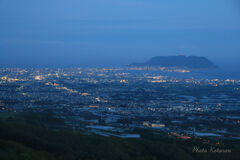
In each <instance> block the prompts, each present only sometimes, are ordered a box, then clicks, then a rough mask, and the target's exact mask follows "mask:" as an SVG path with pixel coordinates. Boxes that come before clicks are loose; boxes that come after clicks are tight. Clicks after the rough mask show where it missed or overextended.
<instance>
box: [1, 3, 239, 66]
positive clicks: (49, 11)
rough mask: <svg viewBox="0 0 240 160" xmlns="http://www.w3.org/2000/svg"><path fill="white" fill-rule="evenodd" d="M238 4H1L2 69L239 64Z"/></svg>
mask: <svg viewBox="0 0 240 160" xmlns="http://www.w3.org/2000/svg"><path fill="white" fill-rule="evenodd" d="M239 37H240V2H239V1H238V0H211V1H208V0H201V1H192V0H182V1H179V0H172V1H168V0H101V1H99V0H91V1H85V0H70V1H64V0H41V1H32V0H22V1H18V0H11V1H10V0H1V1H0V64H1V66H63V67H64V66H118V65H126V64H129V63H131V62H142V61H145V60H147V59H149V58H151V57H153V56H164V55H178V54H183V55H188V56H189V55H194V56H205V57H207V58H209V59H210V60H211V61H213V62H215V63H216V64H218V65H220V66H224V67H234V66H237V65H238V66H239V64H238V60H239V59H240V45H239Z"/></svg>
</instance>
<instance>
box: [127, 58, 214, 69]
mask: <svg viewBox="0 0 240 160" xmlns="http://www.w3.org/2000/svg"><path fill="white" fill-rule="evenodd" d="M130 66H136V67H143V66H149V67H177V68H189V69H214V68H218V66H217V65H215V64H214V63H212V62H211V61H210V60H208V59H207V58H205V57H198V56H188V57H187V56H157V57H153V58H151V59H150V60H148V61H146V62H145V63H132V64H130Z"/></svg>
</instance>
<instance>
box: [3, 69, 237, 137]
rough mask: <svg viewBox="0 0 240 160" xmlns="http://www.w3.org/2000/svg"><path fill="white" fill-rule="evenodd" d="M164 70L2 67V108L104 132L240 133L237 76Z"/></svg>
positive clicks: (98, 132) (190, 135)
mask: <svg viewBox="0 0 240 160" xmlns="http://www.w3.org/2000/svg"><path fill="white" fill-rule="evenodd" d="M166 71H167V69H165V68H164V72H163V71H162V70H154V71H153V72H152V71H149V70H144V69H143V70H140V69H136V70H134V69H133V68H68V69H50V68H42V69H41V68H40V69H39V68H38V69H12V68H11V69H8V68H4V69H0V111H1V112H10V111H11V112H51V113H53V115H54V116H56V117H58V118H61V119H64V121H65V125H66V126H68V127H71V128H74V129H80V130H86V131H88V132H94V133H96V134H100V135H105V136H111V135H116V136H119V137H125V136H126V137H139V135H138V134H137V133H135V131H134V130H135V129H137V128H142V129H149V130H152V131H156V132H164V133H166V134H170V135H171V136H176V137H179V138H182V139H190V138H191V137H193V136H199V137H204V136H207V137H218V138H219V137H221V138H234V139H239V137H240V80H231V79H220V78H219V79H218V78H214V79H212V78H192V77H191V78H189V77H187V78H186V77H176V76H169V75H166V74H164V73H165V72H166ZM176 72H180V71H179V70H178V71H176ZM189 72H190V71H181V72H180V74H189Z"/></svg>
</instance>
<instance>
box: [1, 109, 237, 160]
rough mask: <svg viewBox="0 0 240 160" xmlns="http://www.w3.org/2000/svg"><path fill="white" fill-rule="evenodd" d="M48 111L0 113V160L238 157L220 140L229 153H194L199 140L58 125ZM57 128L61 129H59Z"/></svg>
mask: <svg viewBox="0 0 240 160" xmlns="http://www.w3.org/2000/svg"><path fill="white" fill-rule="evenodd" d="M62 123H63V122H62V121H61V120H59V119H55V118H53V117H52V116H51V115H50V114H48V113H44V114H43V113H41V114H40V113H0V160H48V159H51V160H158V159H159V160H160V159H162V160H165V159H166V160H171V159H176V160H178V159H179V160H188V159H189V160H192V159H197V160H198V159H199V160H202V159H209V160H214V159H222V160H231V159H232V160H239V159H240V144H238V142H232V141H222V142H221V143H224V144H225V145H224V146H221V147H224V148H229V149H231V151H232V152H231V153H194V152H192V150H193V146H200V147H204V148H209V147H210V145H212V144H203V143H202V142H201V141H199V140H180V139H176V138H173V137H170V138H169V137H168V136H165V135H164V134H163V135H162V134H160V133H159V134H154V133H152V132H151V131H148V130H138V133H140V134H141V136H142V138H140V139H122V138H117V137H102V136H98V135H93V134H89V135H87V134H85V133H82V132H80V131H73V130H71V129H66V128H65V129H64V128H61V125H62ZM60 128H61V129H60Z"/></svg>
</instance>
